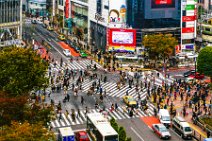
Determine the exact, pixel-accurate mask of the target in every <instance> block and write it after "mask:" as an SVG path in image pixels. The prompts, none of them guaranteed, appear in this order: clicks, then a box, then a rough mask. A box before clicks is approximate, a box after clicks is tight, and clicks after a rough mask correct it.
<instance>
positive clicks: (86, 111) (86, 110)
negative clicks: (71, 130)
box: [85, 106, 88, 115]
mask: <svg viewBox="0 0 212 141" xmlns="http://www.w3.org/2000/svg"><path fill="white" fill-rule="evenodd" d="M87 113H88V107H87V106H86V107H85V115H87Z"/></svg>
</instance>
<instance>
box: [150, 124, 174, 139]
mask: <svg viewBox="0 0 212 141" xmlns="http://www.w3.org/2000/svg"><path fill="white" fill-rule="evenodd" d="M152 129H153V131H154V132H155V133H156V134H157V135H158V136H159V137H160V138H161V139H170V138H171V134H170V133H169V131H168V130H167V128H166V127H165V126H164V125H163V124H153V125H152Z"/></svg>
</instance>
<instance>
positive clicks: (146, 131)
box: [117, 118, 183, 141]
mask: <svg viewBox="0 0 212 141" xmlns="http://www.w3.org/2000/svg"><path fill="white" fill-rule="evenodd" d="M117 122H118V124H119V125H121V126H123V127H124V128H125V129H126V133H127V135H128V136H129V137H131V138H132V141H161V139H160V138H159V137H158V136H157V135H156V134H155V133H154V132H153V131H152V129H150V128H149V127H148V126H147V125H146V124H145V123H144V122H143V121H142V120H141V119H140V118H133V119H123V120H119V121H117ZM169 131H170V133H171V136H172V137H171V139H170V141H183V140H182V139H181V138H180V137H179V135H177V134H176V133H175V132H173V130H172V129H171V130H169Z"/></svg>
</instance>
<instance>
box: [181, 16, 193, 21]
mask: <svg viewBox="0 0 212 141" xmlns="http://www.w3.org/2000/svg"><path fill="white" fill-rule="evenodd" d="M182 20H183V22H189V21H195V20H196V16H183V17H182Z"/></svg>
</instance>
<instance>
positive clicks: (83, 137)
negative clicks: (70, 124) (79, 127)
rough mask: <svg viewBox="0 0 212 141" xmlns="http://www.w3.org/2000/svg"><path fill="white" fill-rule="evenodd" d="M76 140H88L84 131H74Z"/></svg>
mask: <svg viewBox="0 0 212 141" xmlns="http://www.w3.org/2000/svg"><path fill="white" fill-rule="evenodd" d="M75 139H76V141H90V139H89V137H88V134H87V132H86V131H78V132H76V133H75Z"/></svg>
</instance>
